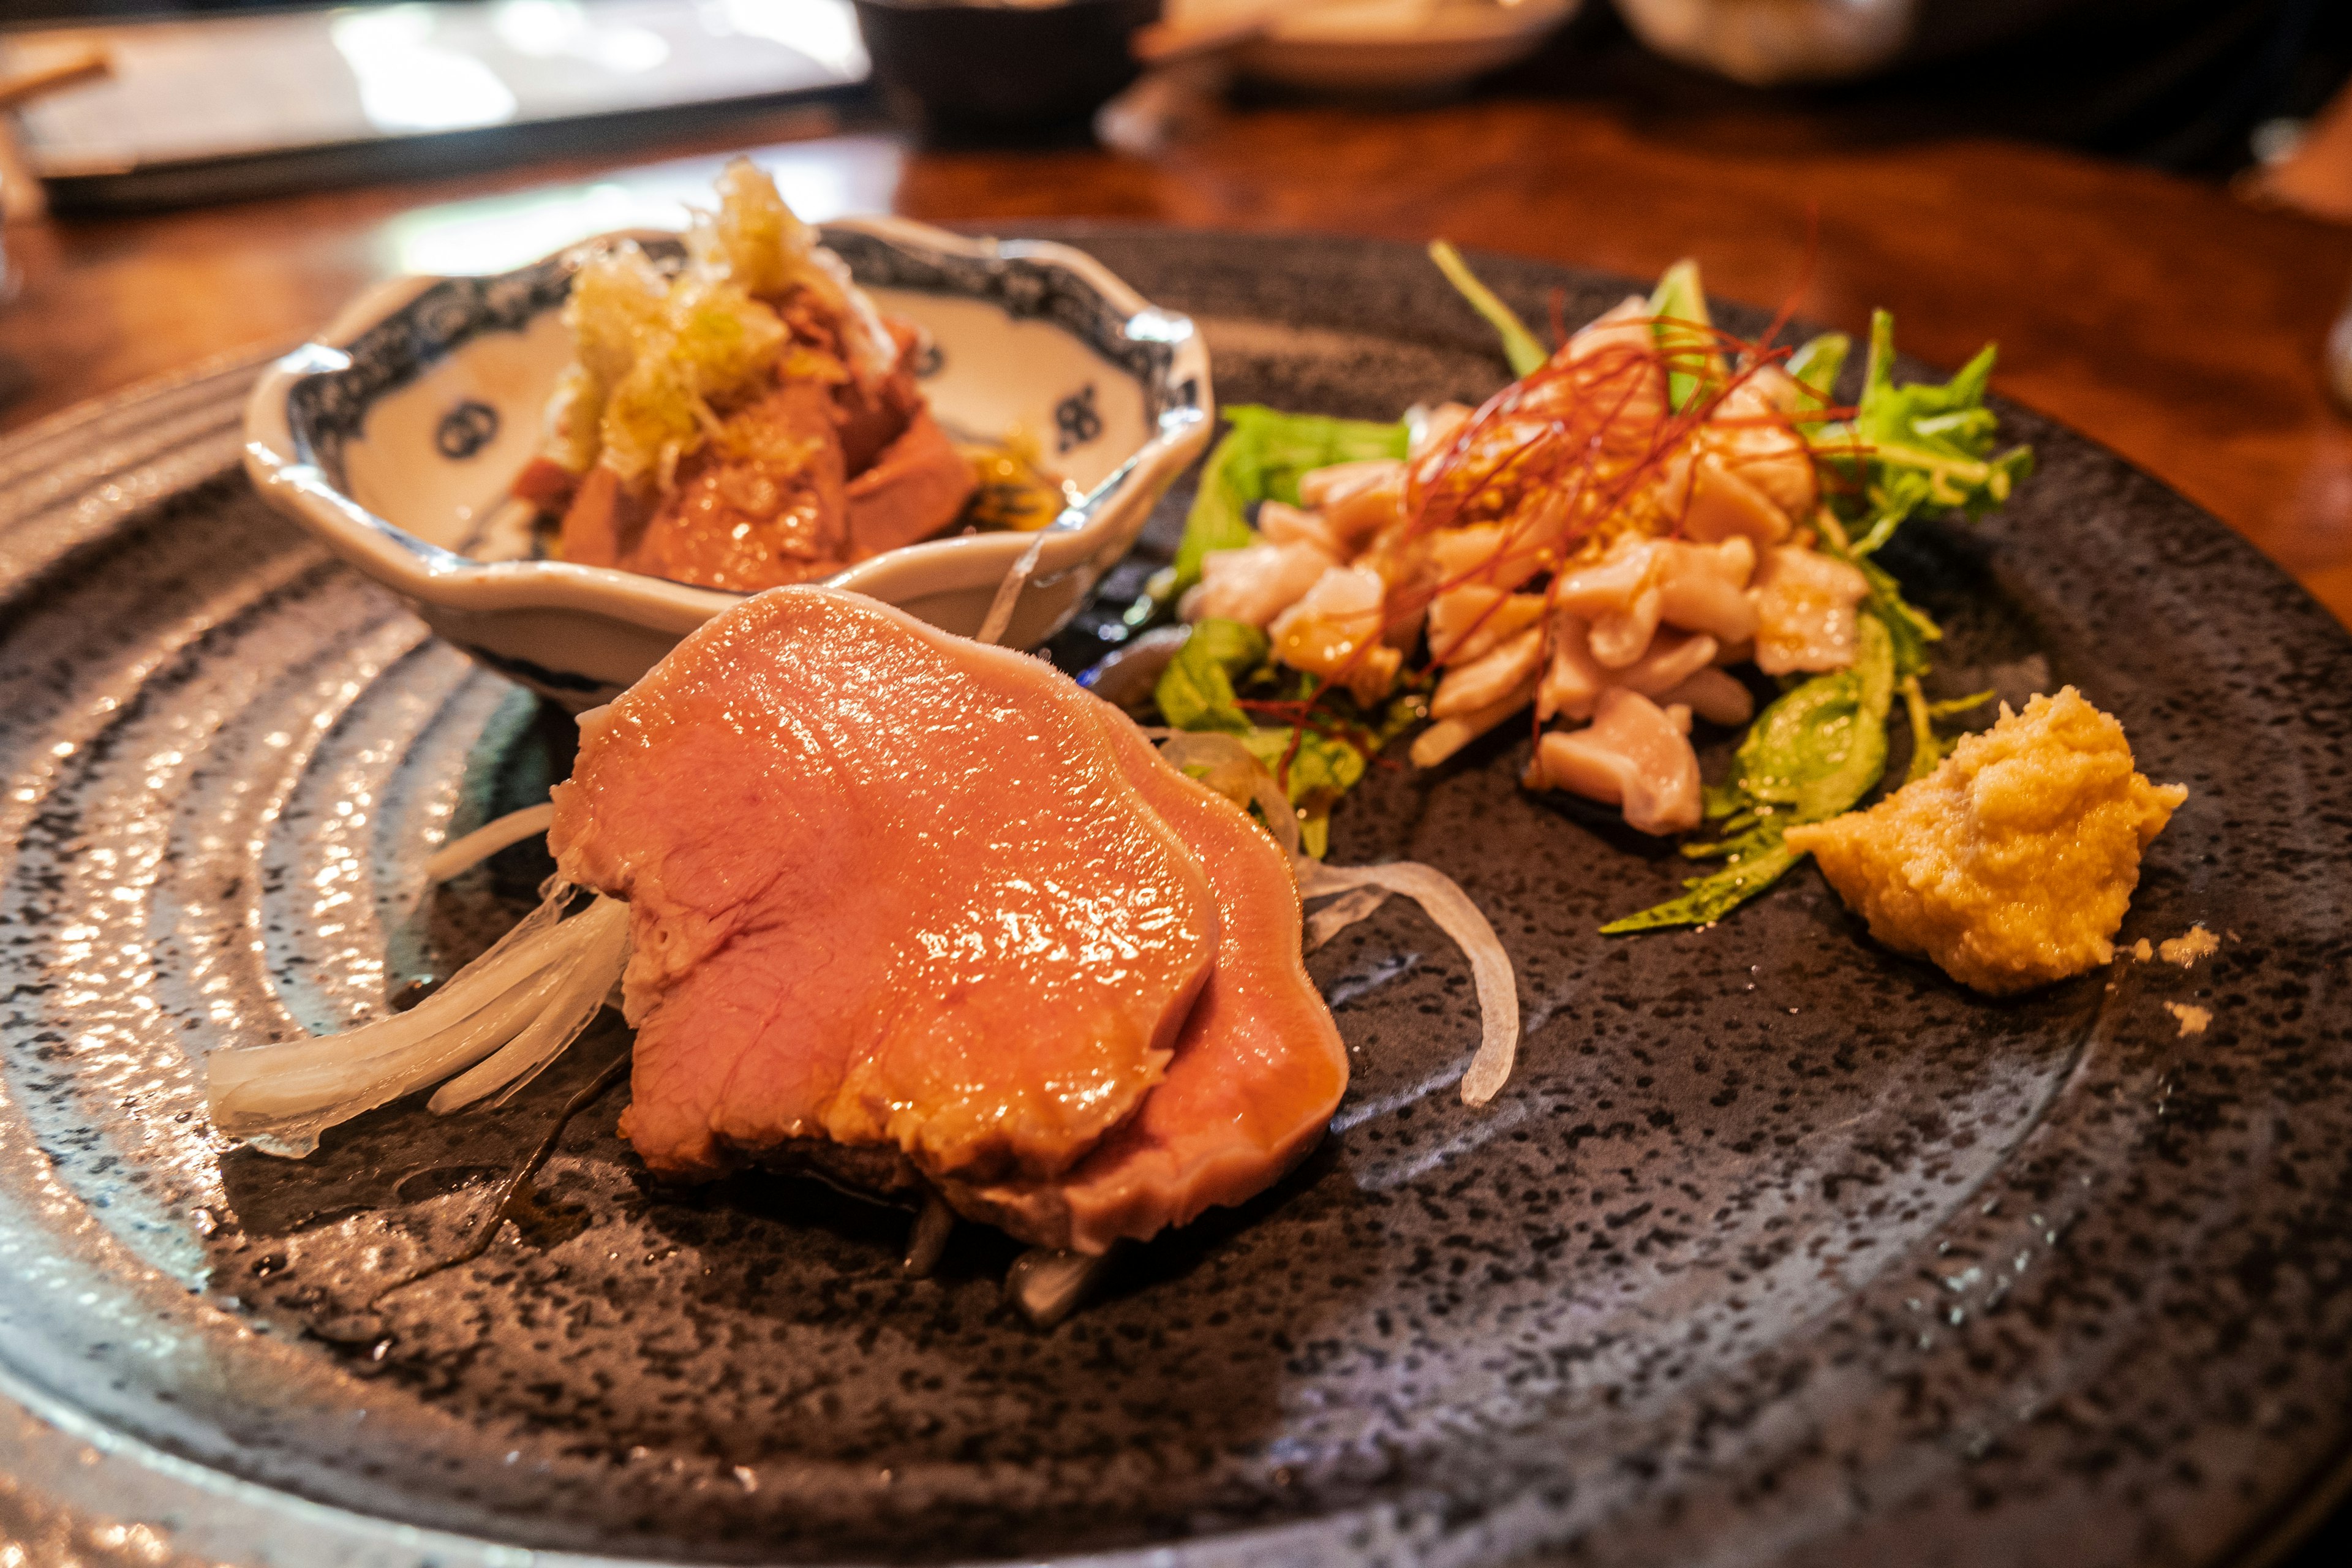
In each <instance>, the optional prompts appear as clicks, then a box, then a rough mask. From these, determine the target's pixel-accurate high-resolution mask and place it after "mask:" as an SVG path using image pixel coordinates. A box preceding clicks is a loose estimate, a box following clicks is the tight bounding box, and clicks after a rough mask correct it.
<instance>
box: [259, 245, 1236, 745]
mask: <svg viewBox="0 0 2352 1568" xmlns="http://www.w3.org/2000/svg"><path fill="white" fill-rule="evenodd" d="M824 237H825V242H826V244H828V245H829V246H831V247H833V248H834V249H835V251H836V252H838V253H839V254H840V256H841V257H842V258H843V259H844V260H845V261H846V262H847V263H848V264H849V267H850V269H851V271H852V272H853V273H855V274H856V277H857V279H858V281H859V282H860V283H862V284H864V285H865V286H866V289H868V290H869V291H870V292H871V293H872V294H873V296H874V298H875V300H876V301H877V303H878V304H879V305H880V306H881V307H882V309H883V310H886V311H887V312H889V313H892V314H895V315H899V316H903V317H906V318H907V319H908V320H910V321H914V322H916V323H917V324H918V325H919V326H921V327H923V328H925V329H926V330H927V331H929V334H930V337H931V341H932V344H933V351H932V353H930V355H929V362H928V363H927V364H926V366H925V370H924V383H923V387H924V392H925V394H926V395H927V396H928V397H929V400H930V405H931V407H932V410H933V411H934V412H935V413H936V414H937V415H938V416H939V417H940V422H941V423H942V424H943V425H945V426H947V428H948V429H949V431H950V433H951V434H954V435H957V436H959V437H969V438H974V439H984V440H994V439H1000V438H1002V437H1005V436H1006V435H1008V434H1010V433H1012V432H1014V431H1022V432H1025V433H1026V434H1027V435H1028V436H1029V437H1032V438H1033V439H1034V440H1035V441H1036V442H1037V443H1038V444H1039V445H1040V446H1041V447H1042V448H1043V451H1044V453H1045V460H1046V463H1047V466H1048V467H1049V468H1052V469H1054V470H1055V472H1056V473H1058V474H1059V475H1060V476H1061V477H1062V478H1063V479H1066V481H1067V482H1068V487H1069V489H1071V493H1072V500H1071V504H1070V506H1069V508H1068V509H1067V510H1066V511H1065V512H1064V513H1063V515H1062V517H1061V518H1060V520H1059V521H1057V522H1055V524H1054V526H1053V527H1052V528H1050V529H1049V530H1047V531H1046V532H1045V538H1044V548H1043V551H1042V552H1041V554H1040V556H1039V559H1038V561H1037V563H1036V564H1035V567H1034V572H1033V574H1032V575H1031V577H1030V579H1029V582H1028V584H1027V586H1026V587H1025V588H1024V590H1023V593H1022V595H1021V597H1020V599H1019V601H1018V602H1017V604H1016V605H1015V607H1014V610H1013V619H1012V621H1011V624H1010V626H1009V628H1008V630H1007V632H1006V635H1005V639H1004V640H1005V641H1007V642H1009V643H1012V644H1013V645H1015V646H1019V647H1034V646H1035V645H1036V644H1037V643H1040V642H1042V641H1044V640H1045V638H1046V637H1049V636H1051V635H1052V634H1053V633H1054V631H1055V629H1056V628H1058V627H1059V626H1061V625H1062V623H1063V622H1064V621H1065V620H1066V619H1067V618H1068V617H1069V616H1070V615H1071V613H1072V612H1073V611H1074V610H1076V608H1077V606H1078V605H1080V604H1081V603H1082V602H1083V601H1084V600H1085V598H1086V596H1087V593H1088V591H1089V590H1090V589H1092V588H1093V586H1094V584H1095V583H1096V581H1097V579H1098V578H1099V577H1100V576H1101V574H1103V572H1105V571H1106V570H1108V567H1109V566H1110V565H1111V564H1112V563H1114V562H1116V561H1117V560H1118V558H1119V557H1120V556H1121V555H1123V554H1125V553H1126V552H1127V550H1128V548H1129V545H1131V544H1132V543H1133V542H1134V541H1135V536H1136V534H1137V532H1138V531H1139V530H1140V529H1141V528H1142V526H1143V524H1144V521H1145V520H1146V519H1147V518H1148V517H1149V516H1150V511H1151V508H1152V505H1153V503H1154V502H1155V501H1157V500H1159V498H1160V494H1161V492H1163V491H1164V490H1165V489H1167V488H1168V485H1169V484H1170V482H1171V480H1173V479H1175V478H1176V476H1177V475H1178V474H1179V473H1181V472H1182V471H1183V469H1184V467H1185V465H1186V464H1188V463H1190V462H1191V461H1192V458H1194V457H1196V456H1197V455H1198V454H1199V452H1200V450H1201V448H1202V446H1203V445H1205V444H1206V442H1207V440H1208V435H1209V428H1210V423H1211V402H1210V390H1209V363H1208V353H1207V351H1206V349H1205V348H1204V347H1203V346H1202V342H1201V339H1200V335H1199V334H1198V333H1197V332H1196V331H1194V330H1193V325H1192V321H1190V320H1189V319H1187V318H1186V317H1184V316H1181V315H1179V314H1176V313H1174V312H1172V311H1168V310H1159V309H1157V308H1155V307H1154V306H1152V305H1151V304H1150V303H1149V302H1148V301H1146V300H1144V299H1143V298H1142V297H1141V296H1139V295H1138V294H1137V293H1136V292H1135V291H1134V290H1133V289H1129V287H1127V285H1125V284H1124V283H1122V282H1120V281H1119V280H1118V279H1117V278H1116V277H1114V276H1112V274H1111V273H1110V272H1109V271H1108V269H1107V268H1104V267H1103V266H1102V265H1101V264H1100V263H1099V262H1097V261H1096V260H1095V259H1094V258H1091V257H1089V256H1087V254H1086V253H1085V252H1083V251H1079V250H1076V249H1073V248H1071V247H1067V246H1063V245H1055V244H1049V243H1045V242H1039V241H1026V240H1005V241H996V240H986V239H968V238H965V237H961V236H959V235H952V234H948V233H946V232H944V231H942V230H939V229H935V228H930V227H929V226H924V225H920V224H914V223H908V222H905V221H903V220H898V219H890V218H866V219H858V220H854V221H850V222H845V223H838V224H831V225H827V226H825V229H824ZM632 239H634V240H635V241H636V242H637V243H639V244H641V245H643V246H644V247H646V249H647V250H648V251H650V252H652V253H653V254H654V256H655V257H656V258H657V259H667V258H677V257H678V256H679V255H680V254H681V253H682V252H681V247H680V245H679V242H678V239H677V236H675V235H662V234H646V233H639V234H615V235H606V236H604V237H600V238H597V239H593V240H588V241H585V242H583V243H582V244H580V245H576V246H573V247H571V248H570V249H568V250H565V251H562V252H561V253H559V254H558V255H555V256H552V257H550V258H547V259H545V260H543V261H540V262H535V263H533V264H532V265H530V266H529V267H525V268H520V270H517V271H514V272H509V273H504V274H500V275H499V276H496V277H488V278H408V279H397V280H395V281H394V282H391V283H387V284H385V285H383V287H382V288H380V289H376V290H373V291H372V292H371V293H369V294H368V295H366V296H364V297H363V298H362V299H361V300H358V301H356V302H355V303H354V304H353V305H352V307H351V308H350V309H349V310H347V311H345V313H344V314H343V316H342V317H341V319H340V320H338V321H336V322H335V324H334V325H333V326H332V327H331V328H330V329H329V330H328V331H326V332H324V333H322V334H321V335H320V338H319V340H318V341H316V342H311V343H308V344H306V345H304V346H303V347H302V348H299V349H298V350H296V351H295V352H294V353H290V354H288V355H287V356H286V357H285V358H283V359H281V360H280V361H278V363H277V364H275V365H273V366H272V367H271V368H270V369H269V370H268V372H267V373H266V374H263V376H262V377H261V380H260V382H259V383H258V384H257V385H256V387H255V388H254V392H253V395H252V400H251V401H250V403H248V404H247V409H246V468H247V472H248V473H250V474H251V475H252V478H253V481H254V483H255V485H256V486H257V487H258V488H259V489H260V491H261V493H262V495H263V496H265V497H266V498H268V500H269V501H270V502H271V504H272V505H274V506H276V507H277V508H278V510H282V511H284V512H285V513H287V514H288V515H289V516H290V517H292V518H294V519H295V520H296V521H299V522H300V523H301V524H302V525H303V526H305V527H306V528H308V529H310V531H312V532H314V533H316V534H317V535H318V536H319V537H320V539H322V540H324V541H325V542H327V543H328V544H329V545H330V546H331V547H332V548H333V549H334V550H335V552H337V553H338V554H340V555H341V556H342V558H343V559H344V560H346V561H348V562H350V563H352V564H353V565H355V566H357V567H358V568H359V569H360V570H361V571H362V572H364V573H366V574H368V575H370V576H372V577H373V578H375V579H376V580H378V581H379V582H382V583H383V584H385V585H386V586H388V587H390V588H392V589H394V591H395V592H397V593H399V594H401V595H403V596H404V597H405V598H407V599H408V600H409V601H410V602H411V603H412V604H414V605H415V606H416V609H417V612H418V613H419V614H420V615H422V616H424V618H425V621H426V622H427V623H428V624H430V625H431V626H432V627H433V628H434V629H435V630H436V631H437V632H439V633H440V634H441V635H442V636H443V637H447V638H448V639H449V640H450V641H451V642H454V643H456V644H457V646H459V647H463V648H465V649H466V650H467V652H469V653H471V654H472V655H473V656H474V657H476V658H478V659H480V660H481V661H482V662H484V663H485V664H488V665H490V666H491V667H493V668H497V669H499V670H501V671H503V672H504V673H506V674H508V675H510V676H512V677H514V678H516V679H520V680H523V681H525V682H527V683H529V684H530V685H531V686H533V687H536V688H537V689H539V690H541V692H543V693H545V694H546V695H548V696H549V697H551V698H553V699H554V700H557V701H559V702H562V703H563V704H564V705H565V706H567V707H569V708H572V709H573V710H578V709H582V708H586V707H590V706H593V704H595V703H598V702H602V701H604V700H606V699H608V698H610V697H612V696H613V695H614V693H616V692H618V691H619V690H620V689H622V688H624V687H625V686H627V685H628V684H629V683H630V682H632V681H634V680H635V679H636V678H637V677H638V676H640V675H642V674H644V673H645V672H646V670H647V669H648V668H651V667H652V666H653V664H654V663H655V661H656V660H657V659H659V658H661V656H662V655H663V654H664V653H666V652H667V651H668V649H669V648H670V647H671V646H672V645H674V644H675V643H676V642H677V639H678V638H679V637H683V636H684V635H685V634H686V633H688V632H689V631H692V630H693V629H694V628H695V627H696V626H700V625H701V624H702V623H703V622H704V621H705V620H708V619H709V617H710V616H714V615H716V614H718V613H719V611H720V610H723V609H725V608H726V607H727V606H728V605H730V604H732V603H734V602H735V600H736V598H737V597H738V595H734V594H731V593H728V592H724V591H722V590H718V589H711V588H698V587H693V586H689V585H688V584H680V583H670V582H665V581H662V580H660V579H658V578H654V577H646V576H640V575H638V574H635V573H629V572H622V571H617V570H614V569H612V568H608V567H597V566H581V565H575V564H571V563H563V562H558V561H543V560H532V559H530V558H529V552H528V549H527V542H528V541H527V535H526V534H525V533H524V532H523V531H521V530H520V529H518V528H517V527H516V526H515V518H514V509H513V508H512V507H511V506H510V505H509V503H508V502H507V500H506V495H507V489H508V486H509V483H510V482H511V481H512V479H513V478H514V476H515V474H516V473H517V472H518V471H519V470H520V468H522V466H523V464H524V463H525V462H526V461H527V460H529V458H530V456H531V454H532V453H533V451H534V450H535V449H536V448H537V447H538V445H539V441H540V437H541V412H542V410H543V409H544V407H545V405H546V402H547V397H548V394H549V392H550V390H551V388H552V387H553V385H554V384H555V379H556V376H557V375H558V374H560V372H561V371H562V367H563V365H564V364H565V363H566V361H567V360H568V358H569V355H570V343H569V341H568V339H567V338H566V336H565V334H564V331H563V327H562V320H561V315H562V304H563V300H564V297H565V295H566V294H567V293H568V292H569V291H570V289H571V285H572V276H573V274H574V273H575V272H576V271H577V270H578V268H579V267H580V265H581V263H582V262H583V260H584V259H585V258H588V257H590V256H593V254H595V253H596V252H597V251H598V250H599V249H601V248H604V247H611V246H614V245H616V244H619V243H621V242H622V241H624V240H632ZM1035 538H1036V536H1034V535H1025V534H1008V533H995V534H972V535H967V536H963V537H959V538H950V539H939V540H932V541H929V542H925V543H921V544H915V545H909V546H908V547H906V548H904V549H900V550H893V551H889V552H885V553H883V554H881V555H878V556H876V557H875V558H874V559H872V560H870V561H864V562H860V563H857V564H856V565H854V566H851V567H849V568H847V569H846V570H845V571H843V572H841V573H839V574H836V575H835V576H834V577H833V578H831V579H830V581H831V582H832V583H833V584H835V585H837V586H840V587H845V588H853V589H856V590H857V591H858V592H860V593H865V594H870V595H873V596H875V597H876V598H878V599H882V600H885V601H887V602H888V603H890V604H894V605H899V606H900V607H902V608H904V609H907V610H908V611H910V612H912V613H913V614H915V615H918V616H922V617H923V618H924V619H926V620H929V621H930V622H932V623H933V624H935V625H938V626H944V627H946V628H947V629H948V630H950V631H954V632H960V633H964V634H967V635H969V634H971V633H972V632H974V631H976V630H978V629H979V627H980V626H981V623H982V620H983V618H984V617H985V616H986V615H987V613H988V609H989V606H990V605H991V603H992V600H993V599H994V596H995V595H996V592H997V589H998V587H999V586H1000V585H1001V584H1003V581H1004V578H1005V575H1006V574H1007V572H1008V571H1010V570H1011V569H1012V567H1013V563H1014V562H1015V561H1016V560H1017V559H1018V558H1019V557H1020V556H1021V555H1022V553H1023V552H1024V551H1026V550H1027V549H1028V547H1029V546H1030V544H1031V543H1032V542H1034V540H1035Z"/></svg>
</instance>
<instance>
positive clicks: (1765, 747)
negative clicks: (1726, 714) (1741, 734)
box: [1601, 615, 1895, 936]
mask: <svg viewBox="0 0 2352 1568" xmlns="http://www.w3.org/2000/svg"><path fill="white" fill-rule="evenodd" d="M1857 629H1858V631H1859V634H1860V644H1861V646H1860V647H1858V648H1857V649H1856V651H1855V655H1854V661H1853V664H1852V665H1851V666H1849V667H1848V668H1844V669H1839V670H1832V671H1831V672H1830V673H1828V674H1826V675H1817V676H1814V677H1813V678H1812V679H1810V680H1807V681H1805V682H1803V683H1802V684H1801V685H1799V686H1795V687H1791V688H1790V689H1789V690H1787V691H1785V692H1782V693H1781V694H1780V697H1779V698H1778V699H1776V700H1774V701H1773V702H1772V704H1771V705H1770V706H1769V707H1768V708H1766V709H1765V710H1764V711H1763V712H1762V713H1760V714H1759V715H1757V718H1756V722H1755V724H1754V725H1753V726H1752V727H1751V728H1750V729H1749V730H1748V734H1747V737H1746V738H1745V739H1743V740H1742V741H1741V742H1739V750H1738V753H1737V754H1736V755H1735V756H1734V759H1733V762H1732V771H1731V776H1730V778H1729V779H1727V781H1725V783H1724V784H1722V785H1720V786H1718V787H1717V788H1715V789H1711V790H1709V791H1708V792H1707V797H1706V799H1707V804H1706V812H1707V816H1709V817H1710V818H1715V819H1725V820H1724V823H1723V825H1724V826H1725V827H1726V828H1727V829H1728V830H1730V834H1729V836H1728V837H1725V838H1723V839H1721V840H1720V841H1718V842H1717V843H1713V844H1686V845H1685V846H1684V847H1683V853H1684V854H1685V855H1686V856H1689V857H1690V858H1693V859H1716V858H1720V859H1722V860H1724V861H1725V862H1726V865H1725V866H1724V868H1723V869H1722V870H1720V871H1717V872H1715V873H1713V874H1712V875H1709V876H1705V877H1694V878H1692V879H1690V880H1689V881H1686V882H1685V883H1684V884H1683V887H1684V889H1685V891H1684V893H1683V894H1682V896H1681V897H1679V898H1675V899H1669V900H1666V901H1665V902H1664V903H1663V904H1658V905H1655V906H1654V907H1653V908H1650V909H1646V910H1641V911H1639V912H1638V913H1635V914H1631V915H1627V916H1625V917H1624V918H1623V919H1622V920H1616V921H1611V922H1610V923H1609V924H1607V925H1605V926H1602V927H1601V934H1602V935H1603V936H1623V935H1626V934H1628V933H1630V932H1633V931H1655V930H1657V929H1659V928H1661V927H1664V926H1678V925H1706V924H1708V923H1710V922H1712V921H1718V920H1721V919H1722V918H1723V917H1724V916H1725V915H1727V914H1728V913H1730V912H1731V911H1732V910H1735V909H1737V908H1738V907H1739V906H1740V905H1741V904H1744V903H1746V902H1747V901H1748V900H1750V899H1752V898H1754V897H1755V896H1756V895H1757V894H1759V893H1760V892H1762V891H1763V890H1764V889H1767V888H1769V887H1770V886H1771V885H1772V884H1773V883H1774V882H1776V881H1778V880H1780V878H1781V877H1782V876H1783V875H1784V874H1786V873H1787V871H1788V870H1789V868H1790V867H1792V866H1794V865H1796V863H1797V862H1798V861H1799V860H1801V859H1802V858H1804V857H1803V856H1802V855H1801V854H1799V853H1798V852H1797V851H1795V850H1793V849H1790V847H1788V845H1787V844H1786V843H1785V842H1784V841H1783V839H1782V835H1783V834H1785V833H1786V832H1787V831H1788V830H1789V829H1790V827H1793V826H1796V825H1797V824H1799V823H1801V822H1826V821H1828V820H1829V819H1830V818H1831V817H1832V816H1838V815H1840V814H1841V813H1843V812H1846V811H1850V810H1852V809H1853V805H1854V803H1855V802H1857V801H1859V800H1860V799H1861V798H1862V797H1863V796H1864V795H1868V794H1869V793H1870V791H1871V789H1872V787H1873V786H1874V785H1875V784H1877V783H1878V781H1879V780H1880V779H1881V778H1882V777H1884V776H1885V772H1886V751H1887V746H1886V720H1887V714H1888V712H1889V710H1891V709H1892V707H1893V706H1894V700H1895V639H1894V637H1893V636H1892V635H1891V634H1890V633H1889V632H1888V630H1887V628H1886V626H1885V625H1884V624H1883V623H1882V622H1881V621H1880V620H1879V619H1878V617H1877V616H1875V615H1865V616H1862V617H1861V619H1860V622H1859V624H1858V628H1857Z"/></svg>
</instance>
